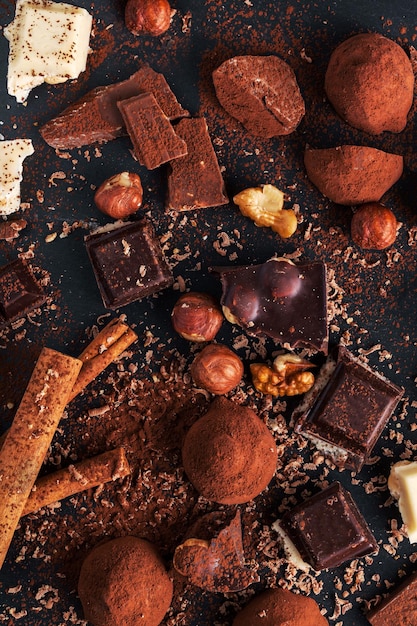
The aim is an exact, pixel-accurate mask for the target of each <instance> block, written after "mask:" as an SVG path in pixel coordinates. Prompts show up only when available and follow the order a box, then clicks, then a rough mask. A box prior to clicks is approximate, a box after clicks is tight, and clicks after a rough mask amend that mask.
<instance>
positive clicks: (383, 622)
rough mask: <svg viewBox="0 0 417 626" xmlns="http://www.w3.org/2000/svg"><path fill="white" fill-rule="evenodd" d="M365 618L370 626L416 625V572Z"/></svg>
mask: <svg viewBox="0 0 417 626" xmlns="http://www.w3.org/2000/svg"><path fill="white" fill-rule="evenodd" d="M366 617H367V619H368V621H369V622H370V623H371V624H372V626H393V625H396V626H401V625H402V624H404V625H406V624H410V626H411V624H417V572H416V573H414V574H412V575H411V576H408V578H406V579H405V580H404V581H403V582H402V583H401V584H400V585H398V586H397V587H396V588H395V589H394V591H391V592H390V593H389V594H388V596H387V597H386V598H384V600H382V602H380V603H379V604H378V605H377V606H376V607H375V608H374V609H372V610H371V611H369V613H367V615H366Z"/></svg>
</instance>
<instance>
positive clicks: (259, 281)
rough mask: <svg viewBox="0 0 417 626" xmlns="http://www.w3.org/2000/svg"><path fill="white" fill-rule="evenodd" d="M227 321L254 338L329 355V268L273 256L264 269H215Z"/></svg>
mask: <svg viewBox="0 0 417 626" xmlns="http://www.w3.org/2000/svg"><path fill="white" fill-rule="evenodd" d="M212 271H214V272H215V273H217V274H218V275H219V276H220V280H221V282H222V287H223V293H222V298H221V304H222V306H223V311H224V314H225V316H226V318H227V319H228V320H229V321H231V322H232V323H236V324H239V325H240V326H242V328H244V329H245V330H246V332H247V333H248V334H250V335H266V336H268V337H272V339H274V340H275V341H276V342H278V343H281V344H284V343H288V344H289V345H290V347H291V348H299V347H307V348H312V349H314V350H319V351H322V352H324V353H325V354H327V349H328V324H327V287H326V266H325V265H324V263H321V262H314V263H302V264H297V265H296V264H294V263H292V262H291V261H289V260H287V259H284V258H273V259H270V260H269V261H267V262H266V263H263V264H261V265H247V266H239V267H230V268H229V267H221V268H213V270H212Z"/></svg>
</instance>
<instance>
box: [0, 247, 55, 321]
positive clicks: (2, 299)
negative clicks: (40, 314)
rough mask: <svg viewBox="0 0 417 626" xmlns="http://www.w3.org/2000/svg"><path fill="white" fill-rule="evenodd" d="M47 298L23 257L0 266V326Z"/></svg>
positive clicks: (17, 317)
mask: <svg viewBox="0 0 417 626" xmlns="http://www.w3.org/2000/svg"><path fill="white" fill-rule="evenodd" d="M45 300H46V295H45V294H44V292H43V289H42V287H41V286H40V285H39V283H38V282H37V281H36V280H35V277H34V276H33V274H32V272H31V270H30V269H29V267H28V266H27V265H26V263H24V261H22V260H21V259H16V260H15V261H11V263H8V264H7V265H3V267H1V268H0V327H2V326H6V325H7V324H9V323H10V322H13V321H15V320H17V319H19V318H21V317H24V316H25V315H26V314H27V313H29V312H30V311H33V309H36V308H37V307H39V306H41V305H42V304H43V303H44V302H45Z"/></svg>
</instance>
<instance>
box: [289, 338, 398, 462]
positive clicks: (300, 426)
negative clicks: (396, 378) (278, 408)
mask: <svg viewBox="0 0 417 626" xmlns="http://www.w3.org/2000/svg"><path fill="white" fill-rule="evenodd" d="M402 395H403V390H402V389H401V388H400V387H397V386H396V385H394V384H393V383H391V382H390V381H389V380H387V379H386V378H385V377H383V376H382V375H381V374H379V373H376V372H374V371H373V370H371V369H370V368H369V367H368V366H366V365H365V364H363V363H361V362H360V361H359V360H358V359H356V358H355V357H354V356H353V355H352V354H351V353H350V352H349V351H348V350H347V349H346V348H345V347H344V346H339V348H338V349H337V351H336V357H334V356H331V357H329V359H328V361H327V363H326V364H325V365H324V366H323V369H322V372H321V373H320V375H319V376H318V377H317V379H316V383H315V385H314V386H313V387H312V389H311V390H310V391H309V392H307V394H306V395H305V396H304V399H303V401H302V402H301V404H300V405H299V406H298V407H297V409H296V410H295V411H294V413H293V416H292V422H293V424H294V429H295V431H296V432H297V433H301V434H303V435H304V436H305V437H307V438H309V439H311V440H312V441H313V443H314V444H315V445H316V446H317V447H318V448H319V449H320V450H321V451H322V452H323V454H324V455H325V456H327V457H329V458H331V459H332V461H333V462H334V463H335V464H336V465H338V466H339V467H349V468H352V469H354V470H356V471H359V470H360V469H361V468H362V466H363V464H364V463H366V461H367V459H368V458H369V456H370V454H371V452H372V449H373V447H374V445H375V443H376V442H377V440H378V438H379V436H380V435H381V432H382V430H383V429H384V427H385V425H386V423H387V421H388V420H389V418H390V417H391V415H392V413H393V411H394V410H395V408H396V406H397V404H398V402H399V400H400V398H401V396H402Z"/></svg>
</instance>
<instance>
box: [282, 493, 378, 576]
mask: <svg viewBox="0 0 417 626" xmlns="http://www.w3.org/2000/svg"><path fill="white" fill-rule="evenodd" d="M279 526H280V527H281V529H282V530H283V531H284V533H285V534H286V535H287V537H288V538H289V539H290V541H291V542H292V544H293V545H294V546H295V548H296V549H297V551H298V552H299V554H300V556H301V558H302V559H303V560H304V561H306V562H307V563H309V564H310V565H311V566H312V567H313V568H314V569H315V570H317V571H319V570H322V569H328V568H333V567H338V566H339V565H342V563H344V562H345V561H349V560H351V559H355V558H359V557H361V556H365V555H366V554H371V553H374V552H377V550H378V546H377V543H376V541H375V538H374V536H373V535H372V533H371V531H370V529H369V528H368V525H367V524H366V522H365V520H364V518H363V517H362V514H361V513H360V511H359V509H358V508H357V506H356V504H355V502H354V501H353V499H352V496H351V495H350V493H349V492H348V491H346V489H345V488H344V487H343V486H342V485H341V484H340V483H339V482H334V483H332V484H331V485H329V487H327V488H326V489H323V490H322V491H320V492H319V493H317V494H315V495H314V496H312V497H311V498H309V499H308V500H306V501H305V502H302V503H300V504H298V505H296V506H295V507H294V508H293V509H291V510H290V511H288V512H287V513H285V515H284V516H283V517H282V519H281V520H280V522H279Z"/></svg>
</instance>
